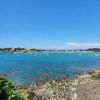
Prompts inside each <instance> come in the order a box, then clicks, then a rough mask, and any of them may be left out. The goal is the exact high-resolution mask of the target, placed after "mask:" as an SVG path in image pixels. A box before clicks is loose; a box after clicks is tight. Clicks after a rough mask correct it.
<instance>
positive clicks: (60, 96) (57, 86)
mask: <svg viewBox="0 0 100 100" xmlns="http://www.w3.org/2000/svg"><path fill="white" fill-rule="evenodd" d="M17 89H18V91H20V92H21V93H22V94H24V95H25V96H26V98H27V100H100V95H99V94H100V69H96V70H92V71H89V72H88V73H87V74H83V75H79V76H77V77H76V78H74V79H70V78H65V79H61V80H48V81H42V82H37V83H34V84H31V85H30V86H28V87H17Z"/></svg>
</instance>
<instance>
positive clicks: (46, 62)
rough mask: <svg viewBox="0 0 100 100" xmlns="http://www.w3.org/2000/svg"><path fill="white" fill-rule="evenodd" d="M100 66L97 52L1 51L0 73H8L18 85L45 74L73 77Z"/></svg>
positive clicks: (25, 83)
mask: <svg viewBox="0 0 100 100" xmlns="http://www.w3.org/2000/svg"><path fill="white" fill-rule="evenodd" d="M98 67H100V54H95V53H91V54H89V53H34V54H29V53H23V54H14V53H0V74H7V75H8V77H9V79H11V80H12V81H13V82H15V83H16V84H17V85H19V84H21V85H27V84H30V83H31V82H32V81H37V80H39V79H41V78H42V77H44V76H49V77H51V78H61V77H65V76H69V77H73V76H76V75H78V74H80V73H81V74H82V73H85V72H87V71H88V70H91V69H95V68H98Z"/></svg>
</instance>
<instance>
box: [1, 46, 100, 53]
mask: <svg viewBox="0 0 100 100" xmlns="http://www.w3.org/2000/svg"><path fill="white" fill-rule="evenodd" d="M0 52H3V53H40V52H48V53H49V52H83V53H84V52H89V53H93V52H98V53H100V48H89V49H77V50H56V49H48V50H47V49H46V50H45V49H34V48H33V49H26V48H19V47H18V48H0Z"/></svg>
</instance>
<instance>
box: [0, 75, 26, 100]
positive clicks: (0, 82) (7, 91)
mask: <svg viewBox="0 0 100 100" xmlns="http://www.w3.org/2000/svg"><path fill="white" fill-rule="evenodd" d="M0 100H25V99H24V97H23V96H22V95H21V94H20V93H19V92H18V91H17V90H16V89H15V86H14V84H13V83H12V82H11V81H9V80H8V79H7V77H5V76H0Z"/></svg>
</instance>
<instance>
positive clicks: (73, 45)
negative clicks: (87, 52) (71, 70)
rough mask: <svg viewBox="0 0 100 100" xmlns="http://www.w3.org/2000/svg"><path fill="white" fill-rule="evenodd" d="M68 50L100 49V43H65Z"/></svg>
mask: <svg viewBox="0 0 100 100" xmlns="http://www.w3.org/2000/svg"><path fill="white" fill-rule="evenodd" d="M66 46H67V48H68V49H87V48H100V43H85V42H84V43H77V42H68V43H66Z"/></svg>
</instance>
